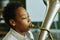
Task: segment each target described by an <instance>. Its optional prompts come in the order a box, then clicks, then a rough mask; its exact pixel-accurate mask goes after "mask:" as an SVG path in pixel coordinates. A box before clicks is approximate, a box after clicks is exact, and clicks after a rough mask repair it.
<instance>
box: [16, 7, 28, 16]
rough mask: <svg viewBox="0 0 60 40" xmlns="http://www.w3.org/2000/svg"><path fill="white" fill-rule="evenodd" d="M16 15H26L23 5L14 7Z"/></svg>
mask: <svg viewBox="0 0 60 40" xmlns="http://www.w3.org/2000/svg"><path fill="white" fill-rule="evenodd" d="M16 15H19V16H24V15H28V13H27V11H26V10H25V9H24V8H23V7H19V8H17V9H16Z"/></svg>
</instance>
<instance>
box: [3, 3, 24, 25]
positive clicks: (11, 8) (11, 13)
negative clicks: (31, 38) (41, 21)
mask: <svg viewBox="0 0 60 40" xmlns="http://www.w3.org/2000/svg"><path fill="white" fill-rule="evenodd" d="M18 7H24V6H23V4H22V3H21V2H10V3H8V4H7V6H6V7H5V8H4V11H3V18H4V20H5V22H6V23H7V24H8V25H10V24H9V20H10V19H14V20H15V19H16V13H15V11H16V9H17V8H18Z"/></svg>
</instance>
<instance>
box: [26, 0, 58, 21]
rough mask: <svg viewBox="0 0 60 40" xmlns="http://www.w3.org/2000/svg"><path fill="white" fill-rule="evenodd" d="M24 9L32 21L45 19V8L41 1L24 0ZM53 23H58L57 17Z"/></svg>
mask: <svg viewBox="0 0 60 40" xmlns="http://www.w3.org/2000/svg"><path fill="white" fill-rule="evenodd" d="M26 8H27V11H28V13H29V15H30V18H31V20H32V21H38V22H40V21H43V20H44V17H45V11H46V6H45V4H44V3H43V0H26ZM54 21H58V15H57V16H56V17H55V19H54Z"/></svg>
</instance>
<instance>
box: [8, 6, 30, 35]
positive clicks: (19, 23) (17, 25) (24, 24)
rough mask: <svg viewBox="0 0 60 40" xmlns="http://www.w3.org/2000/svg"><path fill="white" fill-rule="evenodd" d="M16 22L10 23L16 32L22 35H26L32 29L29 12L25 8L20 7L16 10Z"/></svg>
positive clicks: (11, 20)
mask: <svg viewBox="0 0 60 40" xmlns="http://www.w3.org/2000/svg"><path fill="white" fill-rule="evenodd" d="M15 13H16V20H13V19H10V20H9V22H10V24H11V25H12V26H13V28H14V29H15V31H16V32H18V33H19V34H21V35H25V32H27V31H28V30H29V29H30V27H29V25H30V23H31V21H30V18H29V15H28V13H27V11H26V10H25V9H24V8H23V7H19V8H17V9H16V10H15Z"/></svg>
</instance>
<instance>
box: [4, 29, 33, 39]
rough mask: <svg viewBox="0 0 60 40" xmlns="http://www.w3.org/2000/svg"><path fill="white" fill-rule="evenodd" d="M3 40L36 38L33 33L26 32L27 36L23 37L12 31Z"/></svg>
mask: <svg viewBox="0 0 60 40" xmlns="http://www.w3.org/2000/svg"><path fill="white" fill-rule="evenodd" d="M3 40H34V37H33V35H32V32H31V31H28V32H26V34H25V36H23V35H21V34H19V33H18V32H16V31H15V30H13V29H10V31H9V32H8V33H7V35H6V36H5V37H4V38H3Z"/></svg>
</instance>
